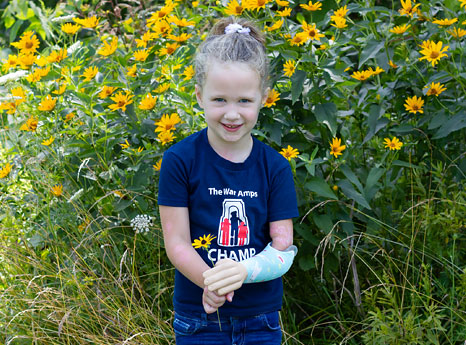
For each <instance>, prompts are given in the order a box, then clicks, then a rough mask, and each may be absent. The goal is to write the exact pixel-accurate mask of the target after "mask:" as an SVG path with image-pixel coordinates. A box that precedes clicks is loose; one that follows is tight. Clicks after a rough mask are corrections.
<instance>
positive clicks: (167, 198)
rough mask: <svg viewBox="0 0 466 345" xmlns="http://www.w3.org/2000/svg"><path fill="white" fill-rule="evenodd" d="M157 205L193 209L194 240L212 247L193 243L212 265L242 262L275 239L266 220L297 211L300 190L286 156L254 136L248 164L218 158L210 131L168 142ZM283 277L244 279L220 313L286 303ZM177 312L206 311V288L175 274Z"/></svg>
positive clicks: (275, 307)
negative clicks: (204, 240)
mask: <svg viewBox="0 0 466 345" xmlns="http://www.w3.org/2000/svg"><path fill="white" fill-rule="evenodd" d="M158 203H159V205H165V206H174V207H188V209H189V222H190V231H191V240H192V241H194V240H195V239H199V238H201V237H204V236H207V235H209V234H210V235H211V236H214V237H215V239H214V240H213V241H212V242H211V245H210V247H209V249H208V250H206V249H205V248H199V249H196V250H197V252H198V253H199V255H200V256H201V257H202V258H203V259H204V261H205V262H206V263H207V264H208V265H209V266H213V264H215V263H216V262H217V261H218V260H220V259H223V258H230V259H233V260H235V261H242V260H244V259H247V258H249V257H251V256H253V255H255V254H256V253H259V252H261V251H262V250H263V249H264V248H265V246H266V245H267V244H268V243H269V242H270V241H271V238H270V235H269V222H273V221H277V220H283V219H289V218H293V217H297V216H298V209H297V202H296V192H295V188H294V182H293V174H292V172H291V168H290V165H289V163H288V161H287V160H286V159H285V158H284V157H283V156H281V155H280V154H279V153H278V152H277V151H275V150H274V149H272V148H271V147H269V146H268V145H266V144H264V143H262V142H261V141H259V140H257V139H256V138H253V148H252V151H251V153H250V155H249V157H248V158H247V159H246V161H244V162H243V163H233V162H231V161H228V160H226V159H224V158H222V157H221V156H219V155H218V154H217V153H216V152H215V151H214V150H213V149H212V147H211V146H210V144H209V142H208V139H207V129H203V130H201V131H199V132H197V133H195V134H192V135H190V136H189V137H187V138H185V139H184V140H182V141H180V142H179V143H177V144H175V145H173V146H172V147H170V148H169V149H168V150H167V151H166V152H165V153H164V156H163V160H162V168H161V171H160V180H159V195H158ZM282 295H283V286H282V279H281V278H277V279H274V280H271V281H268V282H262V283H251V284H243V286H242V287H241V288H240V289H238V290H236V291H235V295H234V298H233V302H231V303H230V302H228V301H227V302H225V304H224V305H223V306H222V307H221V308H220V309H219V311H220V314H221V315H222V316H248V315H257V314H260V313H265V312H269V311H275V310H279V309H281V305H282ZM173 304H174V308H175V310H176V311H181V312H197V313H202V312H203V311H204V309H203V307H202V289H201V288H199V287H198V286H197V285H196V284H194V283H192V282H191V281H190V280H189V279H187V278H186V277H185V276H183V275H182V274H181V273H180V272H179V271H178V270H176V272H175V293H174V298H173Z"/></svg>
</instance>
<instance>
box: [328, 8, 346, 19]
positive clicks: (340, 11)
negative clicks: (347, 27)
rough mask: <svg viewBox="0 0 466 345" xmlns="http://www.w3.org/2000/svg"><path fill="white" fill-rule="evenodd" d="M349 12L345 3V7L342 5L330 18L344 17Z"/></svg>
mask: <svg viewBox="0 0 466 345" xmlns="http://www.w3.org/2000/svg"><path fill="white" fill-rule="evenodd" d="M347 13H348V9H347V8H346V5H345V6H343V7H340V8H339V9H338V10H336V11H333V16H330V19H331V20H335V18H336V17H339V18H344V17H345V16H346V14H347Z"/></svg>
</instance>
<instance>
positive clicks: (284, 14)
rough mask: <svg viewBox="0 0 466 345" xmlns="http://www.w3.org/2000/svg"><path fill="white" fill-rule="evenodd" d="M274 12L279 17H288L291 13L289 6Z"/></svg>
mask: <svg viewBox="0 0 466 345" xmlns="http://www.w3.org/2000/svg"><path fill="white" fill-rule="evenodd" d="M276 13H277V15H278V16H280V17H288V16H289V15H290V14H291V8H290V7H287V8H285V9H283V10H282V11H277V12H276Z"/></svg>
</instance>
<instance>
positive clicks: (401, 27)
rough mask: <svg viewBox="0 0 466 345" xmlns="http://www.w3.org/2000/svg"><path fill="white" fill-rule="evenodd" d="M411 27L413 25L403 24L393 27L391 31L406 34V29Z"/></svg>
mask: <svg viewBox="0 0 466 345" xmlns="http://www.w3.org/2000/svg"><path fill="white" fill-rule="evenodd" d="M410 27H411V25H407V24H403V25H398V26H395V27H394V28H393V29H390V32H393V33H394V34H398V35H401V34H404V33H405V32H406V30H408V29H409V28H410Z"/></svg>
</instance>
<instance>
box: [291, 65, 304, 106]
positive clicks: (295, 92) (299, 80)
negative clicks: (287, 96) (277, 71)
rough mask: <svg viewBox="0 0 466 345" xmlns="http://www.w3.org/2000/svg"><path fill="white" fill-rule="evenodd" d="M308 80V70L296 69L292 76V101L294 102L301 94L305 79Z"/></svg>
mask: <svg viewBox="0 0 466 345" xmlns="http://www.w3.org/2000/svg"><path fill="white" fill-rule="evenodd" d="M305 80H306V72H304V71H301V70H296V71H295V73H294V74H293V75H292V76H291V102H292V103H293V104H294V103H295V102H296V101H297V100H298V98H299V97H300V96H301V93H302V92H303V87H304V81H305Z"/></svg>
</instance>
